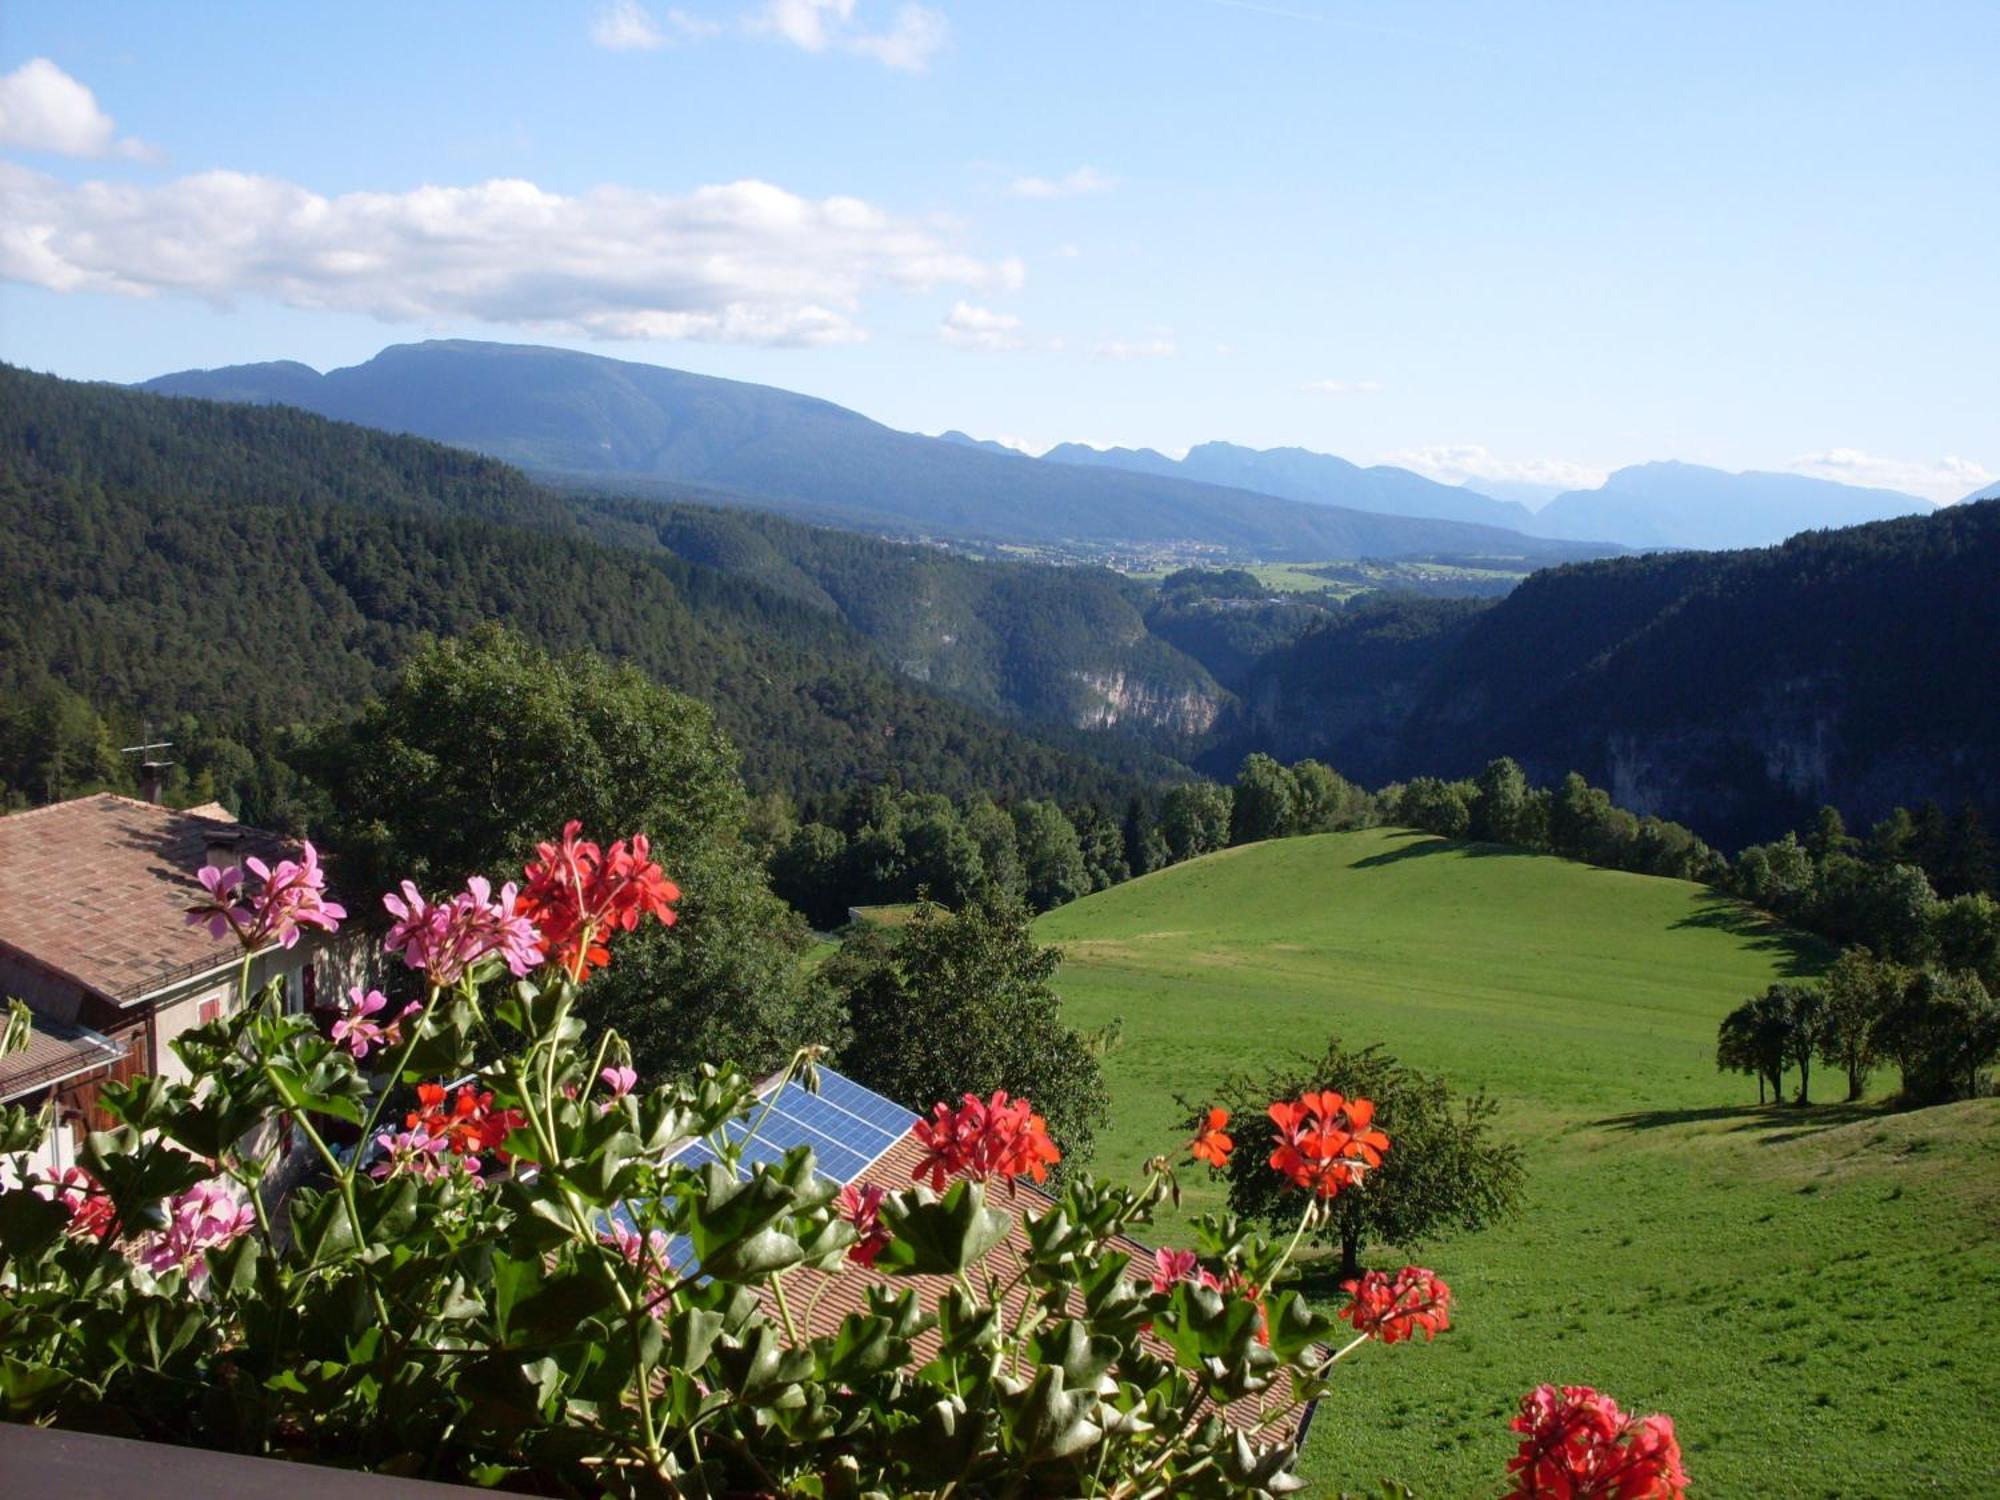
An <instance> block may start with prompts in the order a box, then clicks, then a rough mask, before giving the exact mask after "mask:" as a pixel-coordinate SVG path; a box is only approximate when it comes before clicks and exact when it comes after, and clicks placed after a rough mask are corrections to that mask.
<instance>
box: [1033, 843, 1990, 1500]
mask: <svg viewBox="0 0 2000 1500" xmlns="http://www.w3.org/2000/svg"><path fill="white" fill-rule="evenodd" d="M1038 932H1039V934H1040V936H1041V937H1042V938H1043V939H1044V940H1045V941H1049V942H1054V943H1058V944H1060V945H1061V946H1062V947H1063V948H1064V949H1065V950H1066V952H1067V954H1068V961H1067V963H1066V964H1065V966H1064V968H1063V970H1062V972H1061V974H1060V976H1059V984H1060V986H1061V988H1062V991H1063V994H1064V996H1065V999H1066V1002H1067V1004H1068V1006H1069V1009H1070V1012H1071V1014H1072V1018H1073V1020H1074V1023H1075V1024H1076V1025H1078V1026H1080V1027H1093V1026H1098V1025H1101V1024H1103V1023H1104V1022H1106V1021H1109V1020H1111V1019H1112V1018H1114V1017H1116V1018H1118V1019H1120V1020H1121V1021H1122V1023H1123V1025H1122V1033H1121V1037H1120V1041H1119V1043H1118V1045H1117V1047H1116V1049H1115V1050H1114V1051H1112V1052H1111V1053H1110V1054H1109V1056H1108V1057H1107V1058H1106V1061H1105V1067H1106V1072H1107V1074H1108V1077H1109V1081H1110V1085H1111V1091H1112V1110H1113V1118H1112V1122H1111V1126H1110V1128H1109V1129H1108V1130H1107V1131H1106V1132H1105V1134H1104V1136H1103V1137H1102V1139H1101V1144H1100V1147H1099V1151H1098V1155H1097V1158H1096V1161H1095V1163H1094V1166H1095V1169H1096V1170H1097V1171H1098V1172H1100V1173H1101V1174H1109V1175H1124V1176H1126V1177H1128V1178H1135V1177H1136V1176H1137V1175H1138V1173H1139V1171H1140V1166H1141V1163H1142V1162H1143V1161H1144V1160H1145V1158H1147V1157H1148V1156H1150V1155H1152V1154H1154V1153H1156V1152H1158V1151H1161V1150H1163V1149H1167V1148H1169V1147H1170V1146H1171V1145H1173V1144H1174V1143H1175V1142H1176V1139H1177V1135H1178V1130H1177V1125H1178V1120H1179V1118H1180V1115H1181V1111H1180V1110H1179V1108H1178V1107H1177V1105H1176V1103H1175V1096H1176V1095H1177V1094H1178V1095H1183V1096H1186V1097H1187V1098H1189V1099H1190V1100H1192V1101H1196V1102H1198V1101H1199V1100H1200V1099H1201V1097H1202V1096H1203V1094H1204V1092H1205V1091H1206V1090H1207V1089H1208V1088H1209V1087H1211V1086H1212V1085H1213V1084H1214V1083H1215V1082H1216V1081H1217V1080H1218V1079H1219V1078H1220V1077H1221V1076H1222V1075H1224V1074H1226V1073H1228V1072H1230V1071H1232V1070H1235V1069H1239V1068H1241V1069H1251V1068H1259V1067H1262V1066H1264V1065H1267V1064H1269V1063H1271V1062H1274V1061H1277V1060H1280V1059H1283V1058H1286V1057H1287V1056H1291V1055H1296V1054H1299V1053H1304V1052H1311V1051H1317V1050H1318V1048H1319V1047H1320V1046H1321V1045H1323V1043H1324V1041H1325V1038H1326V1037H1327V1036H1328V1034H1330V1033H1333V1032H1338V1033H1339V1034H1340V1035H1341V1036H1343V1037H1344V1038H1345V1039H1347V1040H1348V1041H1350V1042H1354V1043H1365V1042H1381V1043H1383V1044H1385V1045H1386V1046H1387V1047H1388V1048H1389V1050H1391V1051H1392V1052H1394V1053H1395V1054H1396V1055H1398V1056H1399V1057H1401V1058H1403V1059H1404V1060H1405V1061H1407V1062H1410V1063H1413V1064H1416V1065H1418V1066H1421V1067H1424V1068H1427V1069H1430V1070H1434V1071H1440V1072H1443V1073H1445V1074H1446V1075H1448V1076H1449V1077H1450V1078H1451V1079H1452V1080H1453V1081H1454V1083H1456V1084H1458V1085H1461V1086H1464V1087H1472V1086H1484V1087H1485V1088H1487V1089H1488V1090H1489V1091H1491V1092H1492V1093H1493V1094H1495V1095H1496V1096H1497V1097H1498V1098H1499V1099H1500V1100H1501V1102H1502V1105H1503V1114H1502V1117H1501V1120H1502V1126H1503V1128H1504V1129H1505V1130H1507V1131H1508V1132H1510V1133H1511V1134H1512V1135H1513V1136H1514V1137H1516V1138H1518V1139H1519V1140H1520V1141H1521V1142H1523V1144H1524V1145H1525V1147H1526V1150H1527V1153H1528V1167H1529V1183H1528V1203H1527V1208H1526V1211H1525V1212H1524V1213H1523V1214H1522V1216H1521V1217H1520V1218H1518V1219H1517V1220H1515V1221H1513V1222H1511V1223H1508V1224H1505V1225H1502V1226H1500V1227H1497V1228H1494V1229H1491V1230H1488V1231H1486V1232H1484V1233H1479V1234H1468V1235H1459V1236H1455V1237H1451V1238H1448V1239H1445V1240H1442V1241H1438V1242H1435V1243H1431V1244H1426V1245H1424V1246H1423V1247H1421V1249H1420V1250H1419V1251H1418V1252H1417V1253H1416V1254H1414V1255H1412V1256H1411V1257H1408V1258H1412V1259H1417V1260H1419V1261H1420V1262H1421V1263H1424V1264H1428V1265H1430V1266H1432V1267H1434V1268H1435V1269H1436V1270H1437V1271H1438V1272H1439V1273H1440V1274H1441V1275H1443V1276H1444V1277H1445V1278H1446V1279H1447V1280H1448V1281H1450V1282H1451V1284H1452V1286H1453V1288H1454V1291H1455V1293H1456V1295H1457V1303H1458V1305H1457V1307H1456V1309H1455V1313H1454V1320H1453V1327H1452V1328H1451V1330H1450V1331H1449V1332H1448V1333H1446V1334H1445V1335H1444V1336H1443V1337H1441V1338H1440V1339H1439V1340H1438V1341H1437V1343H1436V1344H1435V1345H1432V1346H1428V1347H1426V1346H1424V1345H1421V1344H1419V1345H1414V1346H1411V1345H1398V1346H1396V1347H1395V1348H1382V1347H1379V1346H1370V1347H1368V1348H1364V1349H1363V1350H1361V1351H1359V1352H1358V1353H1357V1355H1356V1356H1355V1357H1354V1358H1353V1359H1352V1360H1351V1361H1349V1362H1347V1363H1344V1364H1343V1365H1342V1366H1341V1367H1340V1373H1341V1380H1340V1383H1339V1386H1338V1388H1337V1390H1336V1391H1335V1392H1334V1394H1333V1395H1331V1396H1330V1397H1329V1398H1328V1399H1327V1400H1326V1401H1324V1402H1323V1403H1322V1405H1321V1407H1320V1410H1319V1413H1318V1415H1317V1419H1316V1421H1315V1424H1314V1427H1313V1432H1312V1439H1311V1443H1310V1445H1309V1447H1308V1448H1307V1451H1306V1455H1305V1458H1304V1461H1303V1464H1302V1471H1303V1472H1304V1473H1305V1474H1306V1476H1307V1477H1308V1478H1309V1479H1311V1480H1312V1481H1313V1482H1314V1485H1313V1489H1312V1491H1311V1492H1312V1493H1314V1494H1320V1495H1327V1496H1332V1495H1335V1494H1337V1493H1339V1492H1340V1491H1341V1490H1343V1489H1346V1490H1355V1491H1359V1490H1363V1489H1369V1490H1373V1489H1374V1488H1375V1487H1376V1486H1377V1485H1378V1484H1379V1482H1380V1480H1382V1479H1383V1478H1385V1477H1394V1478H1398V1479H1401V1480H1403V1481H1405V1482H1407V1483H1409V1484H1411V1485H1412V1486H1414V1487H1415V1489H1416V1490H1417V1492H1418V1493H1419V1494H1420V1495H1422V1496H1425V1497H1429V1500H1442V1497H1456V1496H1482V1495H1492V1494H1495V1493H1497V1492H1498V1491H1499V1490H1500V1489H1501V1488H1502V1487H1503V1484H1502V1475H1503V1470H1504V1465H1505V1461H1506V1458H1507V1457H1508V1455H1509V1454H1510V1453H1511V1452H1512V1448H1513V1443H1512V1435H1511V1434H1509V1433H1508V1432H1507V1430H1506V1423H1507V1420H1508V1418H1509V1417H1510V1416H1511V1415H1512V1413H1513V1410H1514V1406H1515V1403H1516V1401H1517V1399H1518V1397H1519V1395H1520V1393H1521V1392H1523V1391H1526V1390H1527V1389H1529V1388H1530V1387H1532V1386H1534V1385H1536V1384H1537V1383H1539V1382H1541V1381H1544V1380H1550V1381H1555V1382H1557V1383H1568V1384H1589V1385H1596V1386H1598V1387H1600V1388H1602V1389H1605V1390H1608V1391H1611V1392H1612V1393H1614V1394H1615V1395H1616V1396H1617V1397H1618V1398H1619V1399H1620V1401H1621V1402H1623V1403H1624V1404H1625V1405H1626V1406H1627V1408H1628V1409H1637V1410H1639V1411H1654V1410H1658V1411H1666V1412H1669V1413H1671V1414H1672V1415H1673V1417H1674V1418H1675V1421H1676V1423H1677V1425H1678V1427H1679V1430H1680V1434H1681V1440H1682V1445H1683V1449H1684V1451H1685V1454H1686V1459H1687V1464H1688V1468H1689V1471H1690V1473H1691V1475H1692V1477H1693V1479H1694V1481H1695V1484H1694V1489H1693V1493H1694V1494H1695V1495H1697V1496H1712V1497H1736V1496H1785V1497H1795V1496H1796V1497H1844V1500H1886V1497H1892V1496H1901V1495H1951V1496H1983V1495H1993V1494H2000V1421H1996V1413H2000V1374H1996V1371H1995V1363H1994V1356H1995V1351H1996V1349H2000V1339H1996V1334H2000V1309H1996V1302H2000V1241H1996V1232H2000V1100H1990V1099H1988V1100H1980V1101H1976V1102H1972V1103H1967V1104H1959V1105H1950V1106H1945V1107H1942V1108H1938V1109H1931V1110H1923V1111H1917V1112H1911V1113H1901V1114H1899V1113H1893V1112H1891V1111H1889V1110H1888V1109H1887V1108H1886V1107H1885V1106H1884V1105H1883V1104H1881V1103H1880V1102H1879V1100H1875V1099H1871V1101H1870V1102H1867V1103H1865V1104H1863V1105H1860V1106H1849V1105H1845V1104H1840V1103H1837V1102H1833V1101H1837V1100H1838V1099H1839V1098H1840V1096H1841V1095H1842V1094H1843V1093H1844V1092H1845V1088H1844V1079H1842V1078H1840V1077H1838V1076H1836V1075H1835V1074H1834V1073H1833V1071H1832V1070H1826V1071H1825V1072H1820V1071H1818V1070H1816V1071H1815V1075H1814V1083H1815V1098H1816V1099H1818V1100H1820V1101H1823V1102H1820V1103H1817V1104H1816V1105H1815V1106H1814V1107H1812V1108H1808V1109H1798V1108H1793V1107H1790V1106H1781V1107H1776V1108H1769V1107H1766V1108H1760V1107H1758V1105H1757V1103H1756V1085H1755V1083H1754V1082H1753V1081H1752V1080H1750V1079H1747V1078H1743V1077H1739V1076H1736V1075H1724V1074H1718V1073H1717V1072H1716V1070H1715V1066H1714V1044H1715V1028H1716V1023H1717V1021H1719V1020H1720V1018H1721V1017H1722V1016H1723V1014H1724V1013H1725V1012H1727V1011H1728V1010H1729V1009H1730V1008H1731V1007H1732V1006H1734V1005H1735V1004H1736V1003H1737V1002H1738V1001H1739V1000H1741V999H1742V998H1744V997H1745V996H1748V995H1750V994H1752V993H1755V992H1756V991H1758V990H1760V989H1762V987H1763V986H1764V985H1766V984H1768V983H1769V982H1770V981H1771V980H1772V979H1774V978H1777V977H1781V976H1786V975H1809V974H1811V973H1813V972H1815V971H1816V969H1817V968H1818V967H1819V966H1820V965H1821V964H1823V963H1824V961H1825V960H1826V958H1827V957H1828V955H1827V954H1826V953H1825V952H1824V951H1823V950H1822V949H1821V948H1819V947H1818V946H1817V945H1816V944H1815V943H1814V942H1813V941H1812V940H1810V939H1807V938H1802V937H1799V936H1797V935H1795V934H1792V933H1789V932H1786V931H1784V930H1782V929H1779V928H1776V927H1774V926H1772V925H1770V924H1768V923H1766V922H1764V921H1763V920H1762V919H1760V918H1758V917H1757V916H1756V915H1755V914H1753V913H1751V912H1748V911H1747V910H1745V909H1744V908H1742V907H1739V906H1737V905H1735V904H1734V903H1730V902H1727V901H1724V900H1721V899H1719V898H1717V897H1716V896H1715V895H1713V893H1711V892H1709V891H1707V890H1705V889H1704V888H1702V887H1699V886H1695V885H1690V884H1686V883H1683V882H1679V881H1671V880H1661V879H1657V878H1654V877H1650V876H1642V875H1628V874H1623V873H1619V872H1614V871H1608V870H1599V869H1594V868H1590V867H1587V866H1584V865H1579V864H1573V863H1569V862H1567V861H1563V860H1558V859H1554V858H1550V857H1545V856H1539V855H1531V854H1522V853H1517V852H1513V851H1508V850H1500V849H1496V848H1492V847H1490V846H1483V845H1463V844H1448V843H1446V842H1444V841H1442V840H1439V839H1434V838H1429V837H1426V836H1423V835H1419V834H1411V833H1405V832H1400V831H1395V830H1384V829H1377V830H1369V831H1365V832H1359V833H1345V834H1327V835H1320V836H1316V837H1311V838H1298V839H1287V840H1283V841H1279V842H1274V843H1268V844H1259V845H1252V846H1248V847H1245V848H1240V849H1233V850H1230V851H1227V852H1225V853H1222V854H1217V855H1212V856H1209V857H1208V858H1205V859H1200V860H1196V861H1193V862H1191V863H1188V864H1185V865H1181V866H1177V867H1175V868H1173V869H1171V870H1166V871H1163V872H1160V873H1158V874H1155V875H1151V876H1148V877H1146V878H1144V879H1141V880H1137V881H1133V882H1130V883H1129V884H1126V885H1123V886H1119V887H1116V888H1114V889H1112V890H1109V891H1105V892H1102V893H1100V894H1098V895H1096V896H1092V897H1089V898H1087V899H1086V900H1083V901H1079V902H1076V903H1074V904H1072V905H1070V906H1066V907H1063V908H1061V909H1059V910H1057V911H1055V912H1052V913H1050V914H1049V915H1047V916H1046V917H1044V918H1042V919H1041V921H1040V923H1039V926H1038ZM1892 1082H1893V1080H1892V1078H1891V1077H1890V1076H1889V1075H1887V1074H1884V1075H1882V1076H1880V1077H1878V1078H1877V1079H1876V1080H1875V1083H1876V1090H1875V1092H1876V1093H1877V1094H1880V1093H1882V1092H1885V1091H1886V1090H1887V1089H1888V1088H1889V1086H1890V1085H1891V1084H1892ZM1238 1139H1239V1142H1240V1143H1241V1148H1242V1149H1251V1150H1255V1149H1257V1147H1258V1145H1259V1143H1260V1142H1261V1140H1262V1132H1261V1131H1260V1129H1259V1128H1258V1127H1257V1125H1256V1124H1255V1123H1253V1122H1242V1128H1241V1130H1240V1132H1239V1136H1238ZM1186 1182H1187V1184H1188V1185H1189V1186H1190V1187H1191V1188H1192V1189H1193V1190H1192V1192H1191V1193H1190V1197H1189V1207H1190V1210H1191V1211H1193V1212H1200V1211H1201V1210H1203V1209H1206V1208H1210V1207H1215V1206H1218V1205H1219V1202H1220V1193H1219V1190H1218V1188H1217V1186H1215V1185H1213V1184H1211V1183H1210V1182H1209V1181H1208V1180H1207V1178H1206V1174H1205V1173H1194V1172H1190V1173H1189V1174H1188V1175H1187V1177H1186ZM1182 1233H1184V1231H1183V1230H1182V1229H1181V1228H1180V1226H1177V1225H1174V1224H1171V1223H1170V1224H1167V1225H1163V1226H1162V1227H1161V1230H1160V1237H1161V1238H1162V1239H1168V1240H1171V1239H1174V1238H1176V1237H1179V1236H1180V1235H1181V1234H1182ZM1368 1259H1369V1260H1370V1262H1371V1263H1372V1264H1378V1265H1388V1266H1393V1265H1395V1264H1400V1263H1401V1262H1402V1261H1403V1259H1405V1257H1404V1256H1403V1255H1402V1254H1401V1253H1400V1252H1398V1251H1396V1250H1393V1249H1390V1248H1388V1247H1380V1246H1378V1247H1375V1248H1374V1249H1373V1252H1372V1253H1371V1254H1370V1255H1369V1257H1368Z"/></svg>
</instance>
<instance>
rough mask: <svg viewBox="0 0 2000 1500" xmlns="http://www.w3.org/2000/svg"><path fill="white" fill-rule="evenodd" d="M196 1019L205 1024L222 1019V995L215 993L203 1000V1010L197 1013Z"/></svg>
mask: <svg viewBox="0 0 2000 1500" xmlns="http://www.w3.org/2000/svg"><path fill="white" fill-rule="evenodd" d="M196 1019H197V1020H199V1021H200V1023H201V1024H202V1025H204V1026H206V1025H207V1024H208V1023H209V1022H210V1021H220V1020H221V1019H222V997H221V996H220V995H215V996H212V997H210V998H209V999H207V1000H204V1001H202V1002H201V1010H200V1011H199V1012H198V1013H197V1016H196Z"/></svg>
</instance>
